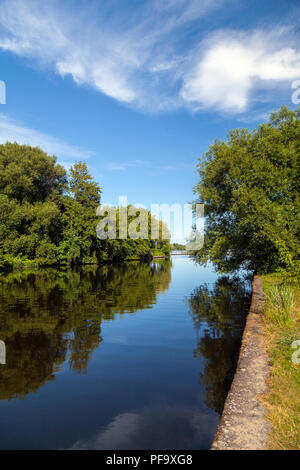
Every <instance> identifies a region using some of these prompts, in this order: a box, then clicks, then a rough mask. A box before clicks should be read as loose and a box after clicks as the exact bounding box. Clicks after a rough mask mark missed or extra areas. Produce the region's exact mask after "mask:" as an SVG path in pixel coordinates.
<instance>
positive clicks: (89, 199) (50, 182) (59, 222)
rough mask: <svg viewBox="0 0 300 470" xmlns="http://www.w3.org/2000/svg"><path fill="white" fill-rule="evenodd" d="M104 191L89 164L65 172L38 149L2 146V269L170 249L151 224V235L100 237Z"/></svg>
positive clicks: (141, 255) (110, 258) (140, 255)
mask: <svg viewBox="0 0 300 470" xmlns="http://www.w3.org/2000/svg"><path fill="white" fill-rule="evenodd" d="M100 196H101V188H100V187H99V185H98V184H97V183H96V182H95V181H94V180H93V178H92V177H91V175H90V174H89V172H88V169H87V166H86V164H85V163H81V162H78V163H75V164H74V165H73V166H72V167H71V169H70V171H69V173H67V172H66V170H65V169H64V168H63V167H62V166H61V165H59V164H57V161H56V157H54V156H48V155H47V154H46V153H45V152H43V151H42V150H40V149H39V148H32V147H30V146H26V145H18V144H17V143H6V144H5V145H0V268H3V267H5V266H9V265H11V264H15V263H20V264H26V265H30V264H36V263H38V264H46V265H49V264H50V265H51V264H85V263H99V262H100V261H115V260H116V261H120V260H124V259H133V258H134V259H141V258H145V257H151V249H153V248H156V245H157V242H158V243H159V248H161V249H162V250H163V252H164V253H168V251H169V241H168V240H158V241H157V242H155V241H154V240H152V239H151V237H150V228H149V233H148V234H147V239H139V238H138V239H134V240H133V239H124V240H98V238H97V236H96V226H97V224H98V223H99V218H98V217H97V216H96V210H97V207H98V206H99V203H100ZM149 217H150V215H149ZM133 219H134V217H129V216H128V222H129V221H132V220H133Z"/></svg>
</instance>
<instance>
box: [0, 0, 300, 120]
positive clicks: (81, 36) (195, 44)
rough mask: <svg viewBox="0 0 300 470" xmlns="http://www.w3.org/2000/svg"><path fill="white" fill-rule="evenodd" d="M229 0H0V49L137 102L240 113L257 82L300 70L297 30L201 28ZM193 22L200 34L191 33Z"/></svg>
mask: <svg viewBox="0 0 300 470" xmlns="http://www.w3.org/2000/svg"><path fill="white" fill-rule="evenodd" d="M229 3H230V0H201V1H199V0H145V1H143V2H140V3H139V4H138V5H137V4H136V10H135V11H134V12H133V11H132V10H130V11H129V10H128V8H125V7H122V2H118V4H115V2H113V1H112V2H111V3H110V2H109V5H112V6H111V7H109V8H108V7H107V5H108V4H107V2H104V1H102V0H101V1H99V2H97V3H96V2H92V3H90V2H88V3H87V2H83V1H82V0H77V1H76V2H71V1H70V0H67V1H65V2H62V1H58V0H49V1H47V2H44V1H42V0H3V1H2V2H1V4H0V48H1V49H2V50H4V51H10V52H12V53H14V54H17V55H19V56H22V57H25V58H26V59H28V60H31V61H34V63H37V64H38V65H39V66H40V67H50V68H52V69H54V70H55V71H56V73H57V74H59V75H60V76H62V77H64V76H66V75H71V76H72V78H73V79H74V81H75V82H76V83H77V84H78V85H79V86H81V85H88V86H91V87H93V88H95V89H96V90H99V91H100V92H102V93H104V94H106V95H108V96H110V97H112V98H114V99H116V100H118V101H120V102H123V103H126V104H127V105H130V106H134V107H137V108H140V109H144V110H151V111H160V110H166V109H169V110H170V109H174V108H179V107H189V108H191V109H193V110H198V109H207V108H212V109H218V110H226V111H232V112H242V111H245V110H246V109H247V106H248V105H249V100H253V99H254V94H253V92H254V91H255V90H257V89H268V88H269V87H270V86H275V87H276V86H277V85H278V83H282V82H286V81H288V80H292V79H294V78H299V76H300V48H299V37H297V35H296V34H295V33H293V32H292V31H291V30H289V29H287V28H281V29H280V28H278V27H277V28H276V32H272V33H268V32H266V28H264V29H263V30H260V29H257V30H255V31H254V30H252V31H232V30H227V31H215V32H214V33H213V34H211V29H210V28H208V29H207V31H208V30H209V31H210V32H209V33H208V32H207V33H205V28H204V26H203V25H205V21H204V20H206V19H207V18H208V17H209V15H210V14H212V13H214V14H215V12H216V10H217V9H221V8H224V7H225V6H228V4H229ZM87 5H88V6H87ZM113 7H116V8H113ZM214 17H215V15H214ZM196 21H198V22H199V26H201V27H202V26H203V30H201V29H200V27H199V31H200V30H201V31H202V32H201V35H200V33H197V34H193V35H192V36H189V34H188V31H189V26H190V25H191V26H193V25H194V24H195V22H196ZM197 24H198V23H197ZM270 29H272V25H271V26H270Z"/></svg>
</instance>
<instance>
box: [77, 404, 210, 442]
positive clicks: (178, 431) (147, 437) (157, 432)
mask: <svg viewBox="0 0 300 470" xmlns="http://www.w3.org/2000/svg"><path fill="white" fill-rule="evenodd" d="M208 427H210V428H211V429H208ZM214 428H215V426H214V423H212V422H210V421H209V420H208V419H207V413H205V411H202V412H201V411H200V410H199V408H196V407H194V408H191V407H172V406H170V405H166V404H164V405H160V406H159V405H158V406H153V407H149V408H144V409H140V410H134V411H131V412H127V413H122V414H120V415H118V416H116V417H115V418H114V419H113V420H112V421H111V423H110V424H109V425H108V426H107V427H106V429H104V430H103V431H102V432H99V433H98V434H97V435H96V436H94V437H92V438H91V439H89V440H80V441H77V442H76V443H75V444H74V445H73V446H72V448H71V449H72V450H84V449H90V450H111V449H118V450H126V449H186V450H188V449H196V448H204V449H205V448H207V447H209V444H210V440H209V438H208V437H207V436H208V435H210V434H212V433H213V432H214Z"/></svg>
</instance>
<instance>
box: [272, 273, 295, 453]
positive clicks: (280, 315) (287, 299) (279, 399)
mask: <svg viewBox="0 0 300 470" xmlns="http://www.w3.org/2000/svg"><path fill="white" fill-rule="evenodd" d="M263 288H264V292H265V294H266V302H265V307H264V323H265V327H266V339H267V346H268V351H269V355H270V359H271V377H270V381H269V386H270V388H269V392H268V394H267V395H266V396H265V398H264V404H265V406H266V408H267V410H268V419H269V420H270V423H271V435H270V442H269V448H270V449H286V450H291V449H300V343H299V345H298V346H297V347H295V346H296V345H295V344H294V348H293V347H292V345H293V343H294V341H297V340H300V294H299V285H297V284H296V283H293V282H290V281H286V280H285V279H284V277H283V276H280V275H277V274H274V275H267V276H263ZM297 350H299V353H297ZM293 353H294V356H293V358H294V361H293V360H292V355H293ZM298 360H299V364H296V363H295V362H298Z"/></svg>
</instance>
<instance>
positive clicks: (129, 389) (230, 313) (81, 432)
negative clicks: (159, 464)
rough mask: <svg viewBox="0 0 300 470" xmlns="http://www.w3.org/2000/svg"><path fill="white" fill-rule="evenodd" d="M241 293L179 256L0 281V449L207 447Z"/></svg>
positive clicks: (224, 387) (232, 356)
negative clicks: (0, 354) (0, 346)
mask: <svg viewBox="0 0 300 470" xmlns="http://www.w3.org/2000/svg"><path fill="white" fill-rule="evenodd" d="M247 288H248V284H246V283H245V282H242V281H241V280H240V279H237V278H231V279H229V278H226V277H220V276H217V275H216V273H215V272H214V271H213V270H212V269H209V268H201V267H199V266H196V265H195V264H194V263H193V262H192V261H190V260H189V259H188V258H187V257H185V256H177V257H176V256H174V257H173V258H172V261H171V262H166V261H164V262H157V263H152V264H150V265H148V264H142V263H133V262H132V263H128V264H126V265H122V266H119V267H110V266H105V267H104V268H101V269H98V270H97V269H96V268H94V267H89V268H85V269H81V270H72V271H71V270H66V271H63V270H59V271H57V270H52V269H47V270H46V269H45V270H41V271H32V272H31V271H26V272H14V273H9V274H7V275H6V276H0V340H2V341H4V343H5V345H6V364H1V365H0V422H1V427H0V448H2V449H48V448H75V449H77V448H81V449H182V450H183V449H208V448H209V447H210V444H211V442H212V439H213V436H214V433H215V431H216V428H217V425H218V421H219V416H220V413H221V411H222V407H223V404H224V400H225V397H226V393H227V391H228V388H229V386H230V383H231V380H232V373H233V369H234V366H235V361H236V357H237V354H238V350H239V345H240V339H241V334H242V329H243V325H244V318H245V313H246V312H247V309H248V307H249V291H248V290H247Z"/></svg>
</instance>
